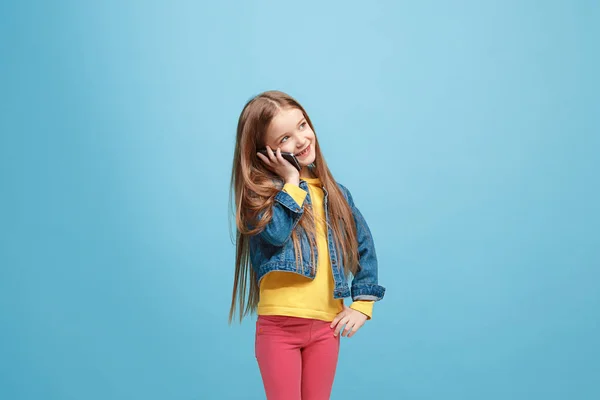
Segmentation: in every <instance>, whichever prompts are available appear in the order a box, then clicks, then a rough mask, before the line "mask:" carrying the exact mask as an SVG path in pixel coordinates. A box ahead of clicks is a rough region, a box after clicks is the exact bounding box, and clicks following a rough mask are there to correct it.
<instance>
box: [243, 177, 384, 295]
mask: <svg viewBox="0 0 600 400" xmlns="http://www.w3.org/2000/svg"><path fill="white" fill-rule="evenodd" d="M338 186H339V187H340V189H341V190H342V192H343V193H344V196H345V197H346V200H347V201H348V204H349V205H350V208H351V209H352V213H353V215H354V221H355V223H356V234H357V240H358V253H359V269H358V272H357V273H356V274H355V276H354V279H352V283H351V285H350V287H349V285H348V282H349V281H348V277H346V275H345V274H344V266H343V264H342V257H338V255H337V250H336V247H335V242H334V239H333V233H332V231H331V229H329V227H328V228H327V238H328V240H327V242H328V246H329V256H330V259H331V268H332V272H333V279H334V282H335V288H334V292H333V297H334V298H335V299H339V298H344V297H349V296H352V300H354V301H356V300H374V301H378V300H381V299H382V298H383V295H384V293H385V288H384V287H383V286H380V285H379V284H378V281H377V255H376V253H375V245H374V243H373V238H372V236H371V231H370V230H369V227H368V225H367V222H366V221H365V219H364V218H363V216H362V214H361V213H360V211H358V209H357V208H356V206H355V205H354V201H353V200H352V196H351V194H350V191H349V190H348V189H347V188H346V187H344V186H342V185H341V184H339V183H338ZM300 188H302V189H304V190H305V191H306V192H307V193H308V195H307V196H306V199H305V201H308V202H309V204H310V201H311V200H310V193H309V190H308V184H307V182H306V181H304V180H302V179H301V180H300ZM323 192H324V206H325V218H326V220H327V222H328V226H329V215H328V212H327V197H328V194H327V190H326V189H325V188H324V187H323ZM303 212H304V209H303V207H301V206H298V204H297V203H296V201H295V200H294V199H293V198H292V197H291V196H290V195H289V194H288V193H286V192H284V191H283V190H280V191H279V193H277V195H275V202H274V203H273V217H272V219H271V221H270V222H269V224H267V226H266V227H265V229H263V230H262V231H261V232H260V233H258V234H256V235H254V236H251V237H250V262H251V264H252V268H254V270H255V271H256V273H257V279H258V282H259V284H260V280H261V279H262V278H263V277H264V276H265V275H266V274H267V273H269V272H271V271H288V272H295V273H299V274H302V275H304V276H306V277H308V278H311V279H314V277H315V274H314V273H313V272H312V268H310V263H311V257H310V245H309V241H308V237H307V235H306V233H304V232H303V230H302V229H301V228H300V227H299V226H298V228H299V230H300V232H299V240H300V247H301V249H302V250H301V251H302V269H301V270H297V268H296V257H295V250H294V244H293V241H292V239H291V234H292V231H293V230H294V229H295V228H296V225H297V224H298V221H299V220H300V217H302V214H303ZM314 251H315V253H317V250H316V248H315V249H314ZM315 255H316V257H318V254H315Z"/></svg>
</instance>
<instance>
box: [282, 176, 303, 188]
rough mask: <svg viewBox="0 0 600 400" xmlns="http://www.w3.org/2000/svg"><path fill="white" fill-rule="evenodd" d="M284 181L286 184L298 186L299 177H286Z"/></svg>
mask: <svg viewBox="0 0 600 400" xmlns="http://www.w3.org/2000/svg"><path fill="white" fill-rule="evenodd" d="M285 183H286V184H288V183H289V184H290V185H295V186H300V177H293V178H286V179H285Z"/></svg>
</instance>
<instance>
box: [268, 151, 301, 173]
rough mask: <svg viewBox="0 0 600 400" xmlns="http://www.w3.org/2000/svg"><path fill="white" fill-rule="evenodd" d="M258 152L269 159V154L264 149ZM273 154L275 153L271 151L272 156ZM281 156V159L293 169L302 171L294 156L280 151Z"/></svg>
mask: <svg viewBox="0 0 600 400" xmlns="http://www.w3.org/2000/svg"><path fill="white" fill-rule="evenodd" d="M258 152H259V153H262V154H264V155H265V156H267V158H268V157H269V153H268V152H267V149H266V148H264V149H261V150H259V151H258ZM275 153H276V152H275V151H273V154H275ZM275 155H276V154H275ZM281 156H282V157H283V159H284V160H287V161H288V162H289V163H290V164H292V165H293V166H294V167H296V169H297V170H298V171H300V170H302V166H301V165H300V163H299V162H298V159H297V158H296V156H295V155H294V153H288V152H285V151H282V152H281Z"/></svg>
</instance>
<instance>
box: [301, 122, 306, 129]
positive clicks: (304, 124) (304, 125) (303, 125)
mask: <svg viewBox="0 0 600 400" xmlns="http://www.w3.org/2000/svg"><path fill="white" fill-rule="evenodd" d="M306 125H307V122H306V121H304V122H303V123H301V124H300V129H304V128H305V127H306Z"/></svg>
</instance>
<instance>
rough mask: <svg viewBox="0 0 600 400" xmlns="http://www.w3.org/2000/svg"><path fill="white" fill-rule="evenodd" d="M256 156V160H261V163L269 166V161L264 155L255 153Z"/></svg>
mask: <svg viewBox="0 0 600 400" xmlns="http://www.w3.org/2000/svg"><path fill="white" fill-rule="evenodd" d="M256 155H257V156H258V158H260V159H261V160H262V161H263V162H264V163H265V164H267V165H269V166H270V165H271V160H269V159H268V158H267V156H265V155H264V154H262V153H256Z"/></svg>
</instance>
